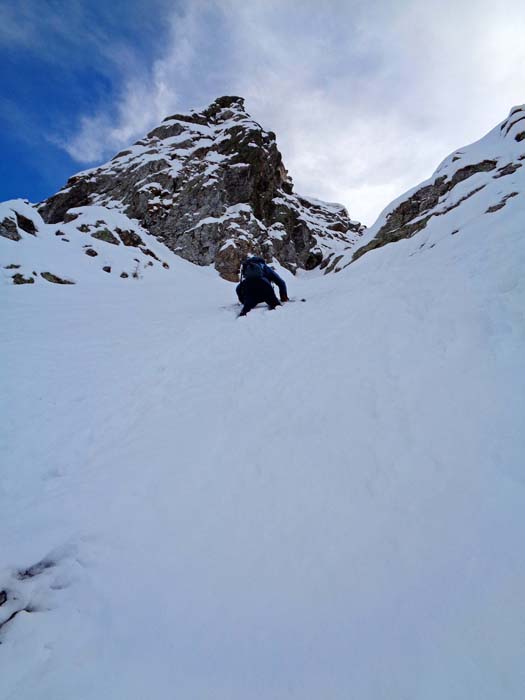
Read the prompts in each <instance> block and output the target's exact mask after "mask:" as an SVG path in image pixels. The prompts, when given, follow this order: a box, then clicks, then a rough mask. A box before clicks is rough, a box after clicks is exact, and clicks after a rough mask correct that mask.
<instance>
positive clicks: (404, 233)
mask: <svg viewBox="0 0 525 700" xmlns="http://www.w3.org/2000/svg"><path fill="white" fill-rule="evenodd" d="M523 165H525V105H520V106H517V107H514V108H513V109H512V110H511V111H510V114H509V116H508V117H507V118H506V119H505V120H504V121H503V122H501V123H500V124H498V125H497V126H496V127H495V128H494V129H492V130H491V131H489V133H488V134H486V135H485V136H484V137H483V138H481V139H480V140H479V141H476V142H475V143H473V144H471V145H469V146H465V147H464V148H460V149H458V150H456V151H454V152H453V153H451V154H450V155H449V156H448V157H447V158H445V160H444V161H443V162H442V163H441V164H440V165H439V167H438V168H437V170H436V171H435V173H434V174H433V175H432V177H431V178H429V179H428V180H426V181H425V182H422V183H421V184H420V185H418V186H417V187H414V188H413V189H411V190H409V191H408V192H406V193H405V194H404V195H402V196H401V197H399V198H398V199H396V200H394V201H393V202H392V203H391V204H390V205H389V206H388V207H386V209H385V210H384V211H383V212H382V214H381V215H380V216H379V218H378V220H377V221H376V222H375V224H374V225H373V226H371V227H370V228H369V229H368V230H367V232H366V234H365V235H364V236H363V239H362V241H361V245H360V247H358V248H356V249H354V250H352V251H351V253H350V255H349V256H348V257H346V256H345V259H344V261H343V264H344V265H345V266H346V265H348V264H349V263H350V262H352V261H354V260H357V259H358V258H360V257H361V256H362V255H364V254H365V253H367V252H368V251H370V250H374V249H376V248H380V247H382V246H384V245H386V244H388V243H394V242H396V241H400V240H402V239H407V238H411V237H412V236H414V235H415V234H417V233H419V232H424V233H425V241H422V243H421V245H422V246H425V245H427V242H430V245H431V246H432V245H434V244H435V240H433V238H434V237H435V236H437V235H438V232H441V231H443V230H444V229H446V230H447V235H457V234H459V233H460V232H461V230H462V228H464V227H465V226H467V225H470V224H472V223H475V221H476V219H477V217H480V216H494V215H495V214H496V212H498V216H504V215H505V211H504V208H506V209H507V210H508V208H509V205H512V207H513V208H519V209H520V210H522V209H525V207H524V202H525V168H524V167H523ZM515 213H516V212H515ZM524 220H525V212H524ZM494 224H497V219H496V218H495V220H494ZM431 239H432V240H431Z"/></svg>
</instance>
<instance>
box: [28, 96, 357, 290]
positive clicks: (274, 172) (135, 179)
mask: <svg viewBox="0 0 525 700" xmlns="http://www.w3.org/2000/svg"><path fill="white" fill-rule="evenodd" d="M93 204H95V205H99V206H107V207H110V208H115V207H116V208H118V209H119V210H120V211H121V212H122V213H124V214H126V215H127V216H128V217H130V218H132V219H136V220H137V221H138V222H139V223H140V225H141V226H142V227H143V228H144V229H146V230H147V231H149V232H150V233H151V234H152V235H154V236H156V237H157V238H158V239H159V240H160V241H162V242H163V243H165V244H166V245H167V246H168V247H169V248H170V249H171V250H173V251H174V252H176V253H177V255H180V256H181V257H183V258H185V259H186V260H190V261H191V262H194V263H197V264H198V265H210V264H214V265H215V267H216V269H217V270H218V271H219V273H220V274H221V275H222V276H223V277H224V278H225V279H229V280H231V281H235V280H236V279H237V275H238V271H239V265H240V262H241V260H242V259H243V258H244V257H245V256H246V254H247V253H249V252H252V253H257V254H259V255H263V256H265V258H266V259H267V260H272V259H274V258H275V259H276V260H277V261H278V262H279V263H280V264H282V265H284V266H285V267H288V268H289V269H290V270H292V271H295V270H296V269H297V268H304V269H313V268H315V267H317V266H319V265H320V264H321V263H324V267H330V266H331V267H332V268H335V266H336V264H337V262H336V261H335V257H337V256H338V255H339V254H340V253H341V252H343V251H345V250H349V249H350V248H351V247H352V245H353V244H354V243H355V241H356V240H357V239H358V237H359V235H360V233H361V231H362V230H363V228H364V227H363V226H362V225H361V224H359V223H358V222H355V221H351V220H350V219H349V217H348V213H347V211H346V209H345V208H344V207H343V206H342V205H339V204H328V203H326V202H320V201H318V200H314V199H311V198H309V197H303V196H301V195H297V194H295V193H294V191H293V184H292V180H291V178H290V177H289V176H288V173H287V171H286V169H285V167H284V165H283V162H282V157H281V154H280V152H279V150H278V149H277V144H276V140H275V134H274V133H273V132H267V131H265V130H264V129H263V128H262V127H261V126H260V124H258V123H257V122H255V121H254V120H253V119H252V118H251V117H250V115H249V114H248V113H247V112H246V110H245V107H244V100H243V99H242V98H241V97H228V96H226V97H220V98H218V99H217V100H215V101H214V102H213V103H212V104H211V105H209V107H207V108H206V109H204V110H202V111H201V112H194V111H193V112H190V113H189V114H175V115H173V116H170V117H167V118H166V119H165V120H164V121H163V122H162V124H161V125H160V126H159V127H157V128H155V129H153V130H152V131H151V132H150V133H149V134H148V135H147V136H145V137H144V138H143V139H141V140H139V141H138V142H137V143H135V144H134V145H133V146H131V147H130V148H129V149H127V150H125V151H122V152H121V153H118V154H117V155H116V156H115V157H114V158H112V160H111V161H109V162H108V163H106V164H105V165H101V166H99V167H96V168H93V169H91V170H88V171H86V172H84V173H79V174H77V175H75V176H74V177H72V178H70V179H69V181H68V182H67V184H66V186H65V187H64V188H63V189H62V190H60V191H59V192H58V193H57V194H56V195H54V196H52V197H50V198H49V199H48V200H46V201H45V202H42V203H41V204H40V205H39V207H38V209H39V212H40V214H41V215H42V217H43V218H44V220H45V221H46V222H48V223H59V222H60V221H62V220H63V219H64V217H65V216H66V215H67V212H68V211H69V210H70V209H72V208H76V207H79V206H83V207H85V206H89V205H93ZM332 263H333V265H332Z"/></svg>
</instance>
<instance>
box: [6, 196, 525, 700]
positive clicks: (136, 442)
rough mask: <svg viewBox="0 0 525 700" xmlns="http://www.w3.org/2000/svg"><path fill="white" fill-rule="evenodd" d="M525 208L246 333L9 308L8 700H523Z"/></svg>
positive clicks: (29, 303)
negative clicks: (168, 699)
mask: <svg viewBox="0 0 525 700" xmlns="http://www.w3.org/2000/svg"><path fill="white" fill-rule="evenodd" d="M521 199H523V197H515V198H513V200H511V201H509V202H508V203H507V205H506V206H505V207H504V208H502V209H501V210H499V211H497V212H495V213H494V214H493V216H492V218H489V217H486V218H485V219H482V220H481V221H482V223H481V224H480V223H479V221H478V225H475V223H472V224H471V225H469V224H466V225H465V226H464V228H463V229H462V231H461V235H453V236H451V235H446V236H445V235H443V236H441V237H440V238H439V240H437V241H436V244H435V246H434V247H432V248H430V247H423V248H420V244H421V239H420V238H419V236H415V237H414V238H412V239H409V240H403V241H400V242H398V243H396V244H395V245H388V246H385V247H382V248H380V249H377V250H374V251H372V252H370V253H368V254H366V255H365V256H363V257H362V258H361V259H360V260H358V261H357V262H356V263H354V264H352V265H351V266H350V267H348V268H347V269H345V270H344V271H342V272H341V273H340V274H339V275H337V276H335V277H331V276H327V277H320V276H318V277H315V276H312V275H309V274H308V273H304V274H303V275H302V276H299V277H298V278H292V277H291V276H290V275H288V277H287V280H288V282H289V286H290V292H291V294H292V295H293V296H299V297H300V296H305V297H307V299H308V300H307V302H306V303H304V304H303V303H300V302H299V303H295V304H289V305H286V306H285V307H283V308H281V309H277V310H276V311H273V312H269V311H267V310H265V309H262V308H261V309H257V310H255V311H254V312H252V313H251V314H250V315H249V316H248V317H247V318H245V319H237V318H236V316H235V309H234V308H231V306H229V305H230V304H231V302H232V297H233V286H232V285H230V284H229V283H227V282H225V281H223V280H221V279H219V278H218V277H217V276H216V275H215V273H214V272H213V271H212V270H211V269H208V268H197V267H195V266H193V265H191V264H190V263H186V262H184V261H182V260H176V261H175V263H174V266H172V267H171V269H170V274H169V275H168V276H165V277H162V276H161V275H160V274H159V275H157V276H156V277H152V278H151V280H149V281H147V280H144V283H143V284H140V285H136V284H129V285H123V284H119V285H115V287H114V289H112V291H111V294H108V293H107V287H105V286H102V285H100V284H98V283H96V282H95V281H93V283H92V284H88V283H86V284H85V285H76V286H71V287H69V286H68V287H63V286H58V285H47V286H45V285H41V286H40V287H39V289H38V290H36V285H25V286H22V287H15V286H7V287H5V288H4V289H2V294H3V295H4V299H5V301H6V303H4V304H2V307H1V313H2V323H1V324H0V334H1V345H0V346H1V347H2V365H1V366H2V368H3V371H2V374H1V387H0V390H1V391H0V395H1V397H2V400H3V420H2V436H3V437H2V454H1V455H0V457H1V461H2V465H3V468H2V473H1V491H0V497H1V504H0V506H1V507H0V532H1V533H2V547H1V560H0V591H5V595H4V597H5V599H6V600H5V602H4V603H3V604H2V605H0V624H1V623H2V622H3V621H5V620H7V619H8V618H9V617H11V616H12V615H13V614H15V613H17V611H21V612H18V614H15V616H14V617H13V618H12V619H11V620H10V621H9V622H7V623H6V624H4V625H3V626H2V627H0V641H1V645H0V698H2V700H14V699H15V698H16V700H62V699H66V698H67V699H69V698H75V700H100V699H101V698H112V700H145V699H146V698H161V697H162V698H172V697H176V698H184V700H188V699H197V698H198V699H208V698H213V700H241V699H242V700H247V699H249V700H251V699H254V700H255V699H257V700H259V699H263V698H264V699H265V700H266V699H268V700H270V699H271V700H279V699H281V698H289V697H297V698H301V700H306V699H310V698H311V699H312V700H313V699H314V698H315V699H316V700H317V699H318V698H321V697H322V698H330V699H331V700H335V699H341V700H348V699H349V698H356V699H358V700H443V699H444V698H447V700H451V699H454V700H472V699H473V698H476V700H494V699H495V698H498V700H516V698H519V697H521V696H522V693H523V688H524V687H525V664H524V663H523V658H524V652H525V612H524V610H525V609H524V606H523V591H524V590H525V554H524V549H523V534H524V526H525V476H524V471H523V465H524V454H525V437H524V431H523V417H524V409H525V405H524V403H525V401H524V397H525V369H524V364H523V357H524V354H523V349H524V340H525V324H524V301H525V293H524V291H525V290H524V278H523V269H524V263H525V240H524V237H523V218H521V217H520V212H521V211H522V209H520V208H519V207H521ZM159 272H160V271H159ZM171 273H173V274H171ZM36 291H38V294H37V293H35V292H36ZM223 307H225V308H223ZM1 601H2V596H1V594H0V602H1Z"/></svg>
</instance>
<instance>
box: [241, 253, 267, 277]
mask: <svg viewBox="0 0 525 700" xmlns="http://www.w3.org/2000/svg"><path fill="white" fill-rule="evenodd" d="M242 277H243V279H245V280H253V279H262V278H263V277H264V264H263V263H261V262H258V261H257V260H254V259H253V258H250V259H249V260H246V261H245V262H244V263H243V265H242Z"/></svg>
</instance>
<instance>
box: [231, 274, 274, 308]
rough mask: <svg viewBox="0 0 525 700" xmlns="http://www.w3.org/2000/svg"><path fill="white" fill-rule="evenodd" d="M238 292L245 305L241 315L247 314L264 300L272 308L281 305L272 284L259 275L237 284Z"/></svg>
mask: <svg viewBox="0 0 525 700" xmlns="http://www.w3.org/2000/svg"><path fill="white" fill-rule="evenodd" d="M236 292H237V296H238V297H239V301H240V302H241V304H242V305H243V306H242V310H241V313H240V314H239V315H240V316H246V314H247V313H248V312H249V311H251V310H252V309H253V308H255V307H256V306H257V304H261V303H262V302H263V301H265V302H266V303H267V304H268V306H269V308H270V309H275V307H276V306H280V305H281V302H280V301H279V299H277V297H276V296H275V292H274V291H273V287H272V285H271V284H270V282H268V281H267V280H265V279H263V278H259V277H257V278H255V279H247V280H243V281H242V282H241V283H240V284H238V285H237V289H236Z"/></svg>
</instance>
